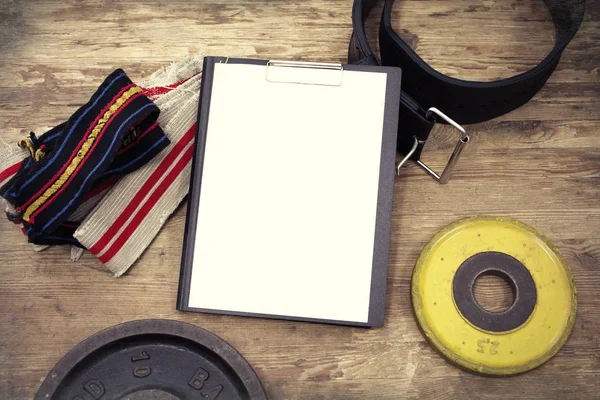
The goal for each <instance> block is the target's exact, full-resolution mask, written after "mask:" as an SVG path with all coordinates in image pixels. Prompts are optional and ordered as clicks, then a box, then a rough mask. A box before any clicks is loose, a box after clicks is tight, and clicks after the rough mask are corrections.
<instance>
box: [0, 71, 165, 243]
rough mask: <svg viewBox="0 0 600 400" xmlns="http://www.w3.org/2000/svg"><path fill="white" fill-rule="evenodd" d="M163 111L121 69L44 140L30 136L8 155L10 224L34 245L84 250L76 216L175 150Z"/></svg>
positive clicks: (4, 173) (5, 193) (1, 168)
mask: <svg viewBox="0 0 600 400" xmlns="http://www.w3.org/2000/svg"><path fill="white" fill-rule="evenodd" d="M159 112H160V111H159V108H158V107H157V106H156V105H155V104H154V103H153V102H152V101H151V100H150V99H149V98H148V97H147V96H146V95H144V93H143V91H142V89H141V88H140V87H139V86H137V85H135V84H134V83H133V82H132V81H131V80H130V79H129V78H128V77H127V75H126V74H125V73H124V72H123V71H122V70H120V69H118V70H116V71H114V72H113V73H112V74H111V75H109V76H108V77H107V78H106V79H105V81H104V82H103V83H102V85H100V87H99V88H98V90H97V91H96V92H95V93H94V95H93V96H92V97H91V99H90V101H89V102H88V103H87V104H85V105H84V106H82V107H81V108H79V109H78V110H77V111H76V112H75V113H74V114H73V115H72V116H71V118H69V120H68V121H67V122H65V123H63V124H60V125H59V126H57V127H55V128H53V129H51V130H49V131H48V132H46V133H44V134H43V135H41V136H40V137H39V138H38V137H36V136H35V134H33V133H31V134H30V136H29V137H28V138H25V139H23V140H21V141H20V142H19V147H20V148H21V150H20V151H16V150H15V149H14V148H9V149H7V150H5V152H7V153H8V154H9V156H10V160H9V161H4V160H3V163H2V165H0V178H1V179H2V180H3V181H4V182H5V183H4V184H3V186H2V188H0V195H1V196H2V197H4V199H5V200H6V201H7V202H8V203H9V204H8V206H7V210H8V212H7V215H8V216H9V219H11V220H13V222H15V223H18V224H22V227H23V229H24V230H25V233H26V235H27V236H28V239H29V241H30V242H32V243H34V244H40V245H48V244H67V243H70V244H76V245H80V244H79V243H78V242H77V240H76V239H74V238H73V233H74V232H75V230H76V229H77V227H78V226H79V222H78V221H77V220H75V221H71V220H69V217H70V215H72V214H73V212H75V211H76V210H77V209H78V207H79V206H80V205H81V204H82V203H83V202H84V201H86V200H90V199H91V198H94V197H97V195H98V194H100V193H102V191H105V190H107V189H108V186H109V185H111V184H114V183H115V182H116V180H117V179H118V178H119V177H121V176H123V175H126V174H128V173H131V172H133V171H135V170H137V169H138V168H140V167H141V166H142V165H144V164H146V163H147V162H148V161H149V160H151V159H152V158H153V157H155V156H156V155H157V154H159V153H160V152H161V151H162V150H163V149H165V148H166V147H167V146H168V145H169V139H168V138H167V136H166V135H165V133H164V132H163V130H162V128H161V127H160V126H159V125H158V122H157V118H158V115H159ZM24 151H26V152H27V153H28V156H26V157H25V158H24V159H21V161H19V160H18V158H20V157H22V156H23V155H26V154H27V153H25V152H24Z"/></svg>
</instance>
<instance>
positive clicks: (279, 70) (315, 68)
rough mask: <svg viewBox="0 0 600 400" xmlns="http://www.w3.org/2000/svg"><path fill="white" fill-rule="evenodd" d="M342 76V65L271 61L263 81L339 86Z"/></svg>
mask: <svg viewBox="0 0 600 400" xmlns="http://www.w3.org/2000/svg"><path fill="white" fill-rule="evenodd" d="M343 74H344V67H343V66H342V64H332V63H318V62H304V61H279V60H271V61H269V62H268V63H267V69H266V72H265V79H266V80H267V81H268V82H277V83H297V84H304V85H320V86H341V85H342V80H343Z"/></svg>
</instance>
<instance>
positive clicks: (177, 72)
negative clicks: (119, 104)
mask: <svg viewBox="0 0 600 400" xmlns="http://www.w3.org/2000/svg"><path fill="white" fill-rule="evenodd" d="M201 69H202V57H201V56H200V55H194V56H189V57H188V58H186V59H185V60H183V61H182V62H179V63H176V64H173V65H171V66H170V67H168V68H166V69H163V70H160V71H157V72H156V73H154V74H153V75H151V76H150V77H149V78H148V79H146V80H145V81H143V82H141V83H140V84H139V85H140V86H141V87H142V88H144V92H145V93H146V95H147V96H149V97H150V98H151V99H152V100H154V101H155V103H156V105H157V106H158V107H159V108H160V110H161V113H160V116H159V123H160V125H161V127H162V128H163V130H164V131H165V132H166V134H167V135H168V137H169V139H170V141H171V144H170V145H169V146H168V147H167V148H166V149H164V150H163V151H162V152H161V153H160V154H159V155H158V156H156V157H155V158H153V159H152V160H151V161H150V162H149V163H148V164H146V165H145V166H143V167H142V168H140V169H138V170H137V171H135V172H133V173H130V174H128V175H126V176H125V177H123V178H122V179H121V180H119V181H118V182H117V183H116V184H115V185H114V186H113V187H112V188H111V189H110V190H109V191H108V193H106V195H104V196H103V197H102V198H101V200H100V201H99V203H98V204H97V205H96V206H95V208H94V209H93V210H92V211H91V212H90V213H89V214H88V215H87V217H85V219H84V220H83V222H82V223H81V225H80V227H79V228H78V229H77V231H76V232H75V235H74V236H75V238H76V239H77V240H79V242H80V243H81V244H82V245H84V246H85V247H86V248H87V249H88V250H89V251H90V252H91V253H92V254H94V255H96V256H97V257H98V259H99V260H100V261H101V262H102V263H103V264H104V265H105V266H106V267H107V268H108V269H109V270H110V271H111V272H112V273H113V274H114V275H115V276H120V275H122V274H123V273H125V271H127V270H128V269H129V267H131V265H132V264H133V263H134V262H135V261H136V260H137V259H138V258H139V257H140V256H141V255H142V253H143V252H144V250H145V249H146V248H147V247H148V245H149V244H150V243H151V242H152V240H153V239H154V237H155V236H156V234H157V233H158V231H159V230H160V228H161V227H162V226H163V224H164V223H165V221H166V220H167V218H168V217H169V216H170V215H171V214H172V213H173V212H174V211H175V209H176V208H177V206H178V205H179V203H181V201H182V200H183V198H184V197H185V196H186V195H187V193H188V187H189V180H190V173H191V161H192V157H193V149H194V135H195V132H196V118H197V112H198V98H199V95H200V78H201V74H200V73H201Z"/></svg>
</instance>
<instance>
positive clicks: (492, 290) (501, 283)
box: [473, 271, 516, 313]
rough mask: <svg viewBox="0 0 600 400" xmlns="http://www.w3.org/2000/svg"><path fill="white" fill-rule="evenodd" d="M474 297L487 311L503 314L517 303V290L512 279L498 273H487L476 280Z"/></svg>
mask: <svg viewBox="0 0 600 400" xmlns="http://www.w3.org/2000/svg"><path fill="white" fill-rule="evenodd" d="M473 296H474V297H475V300H476V301H477V303H478V304H479V305H480V306H481V308H483V309H484V310H486V311H489V312H493V313H501V312H504V311H506V310H508V309H509V308H510V307H511V306H512V305H513V303H514V302H515V296H516V293H515V288H514V287H513V285H512V282H511V281H510V278H509V277H508V276H506V275H504V274H503V273H501V272H498V271H486V272H484V273H483V274H481V275H479V276H478V277H477V278H476V279H475V283H474V284H473Z"/></svg>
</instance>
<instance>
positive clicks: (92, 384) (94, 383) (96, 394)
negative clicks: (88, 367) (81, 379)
mask: <svg viewBox="0 0 600 400" xmlns="http://www.w3.org/2000/svg"><path fill="white" fill-rule="evenodd" d="M83 389H84V390H85V391H86V392H88V393H89V394H90V395H91V396H92V398H93V399H94V400H98V399H99V398H101V397H102V396H104V385H103V384H102V382H100V381H99V380H97V379H90V380H89V381H87V383H86V384H85V385H83Z"/></svg>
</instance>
